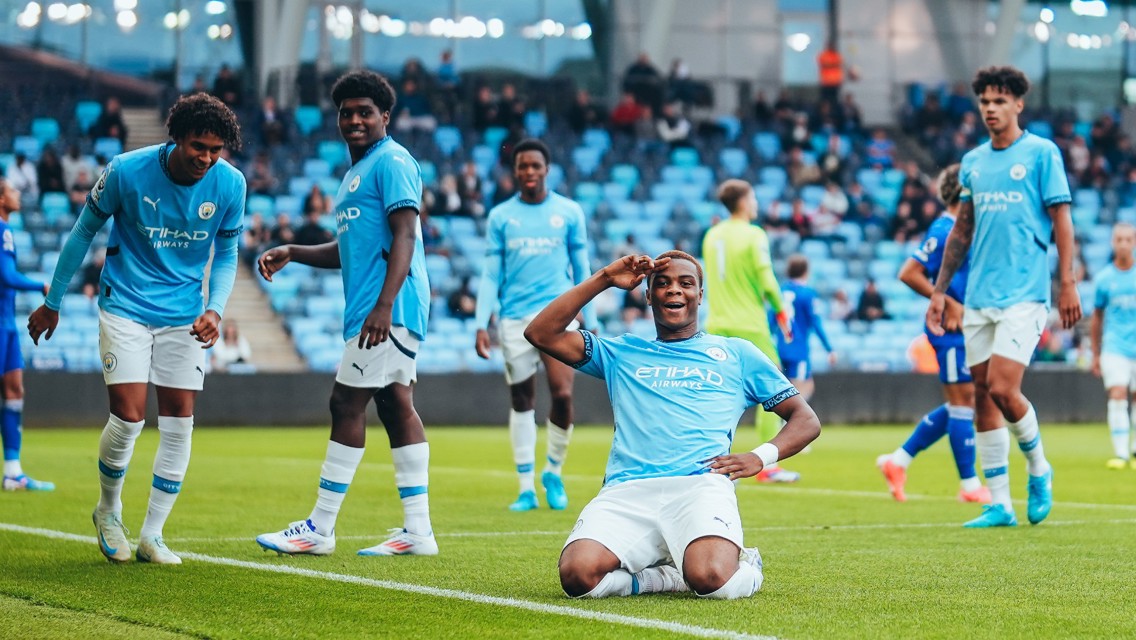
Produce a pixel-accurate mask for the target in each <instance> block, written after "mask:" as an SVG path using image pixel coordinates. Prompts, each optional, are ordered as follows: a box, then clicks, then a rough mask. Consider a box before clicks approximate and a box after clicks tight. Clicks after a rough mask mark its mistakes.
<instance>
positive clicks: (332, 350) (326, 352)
mask: <svg viewBox="0 0 1136 640" xmlns="http://www.w3.org/2000/svg"><path fill="white" fill-rule="evenodd" d="M342 359H343V346H342V345H334V346H325V347H323V348H321V349H318V350H316V351H314V352H312V353H311V355H310V356H308V367H310V368H311V370H312V371H316V372H319V373H334V372H335V371H337V370H338V369H339V363H340V361H341V360H342Z"/></svg>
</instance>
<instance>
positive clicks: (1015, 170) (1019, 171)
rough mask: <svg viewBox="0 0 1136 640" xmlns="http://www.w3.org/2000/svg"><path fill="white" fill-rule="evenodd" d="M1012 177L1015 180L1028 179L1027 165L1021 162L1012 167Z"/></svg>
mask: <svg viewBox="0 0 1136 640" xmlns="http://www.w3.org/2000/svg"><path fill="white" fill-rule="evenodd" d="M1010 177H1011V178H1013V179H1014V180H1021V179H1022V178H1024V177H1026V165H1024V164H1022V163H1020V162H1019V163H1018V164H1015V165H1014V166H1012V167H1010Z"/></svg>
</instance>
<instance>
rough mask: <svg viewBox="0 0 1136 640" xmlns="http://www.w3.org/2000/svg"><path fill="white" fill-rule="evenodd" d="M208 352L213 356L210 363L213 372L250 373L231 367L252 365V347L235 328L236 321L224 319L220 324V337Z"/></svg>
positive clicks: (246, 370) (244, 369) (245, 369)
mask: <svg viewBox="0 0 1136 640" xmlns="http://www.w3.org/2000/svg"><path fill="white" fill-rule="evenodd" d="M210 351H211V352H212V354H213V360H212V361H213V369H214V370H215V371H227V370H229V369H237V370H239V371H241V372H242V373H250V371H249V370H248V368H247V367H245V368H241V367H234V366H233V365H251V364H252V347H251V346H249V342H248V339H246V338H245V336H244V334H242V333H241V331H240V329H239V328H238V327H237V321H236V320H234V319H232V318H226V319H225V320H224V321H223V322H222V323H221V337H220V338H218V339H217V344H215V345H213V348H212V349H211V350H210Z"/></svg>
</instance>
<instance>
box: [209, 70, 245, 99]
mask: <svg viewBox="0 0 1136 640" xmlns="http://www.w3.org/2000/svg"><path fill="white" fill-rule="evenodd" d="M241 94H242V92H241V81H240V78H238V77H237V75H236V74H235V73H233V70H232V69H231V68H229V65H227V64H223V65H221V69H220V70H219V71H217V77H216V78H214V79H213V95H214V96H216V97H217V98H218V99H220V100H221V102H224V103H225V104H226V105H228V106H229V108H231V109H239V108H240V106H241V103H242V102H243V97H242V95H241Z"/></svg>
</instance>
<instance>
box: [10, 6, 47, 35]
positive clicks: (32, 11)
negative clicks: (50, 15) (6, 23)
mask: <svg viewBox="0 0 1136 640" xmlns="http://www.w3.org/2000/svg"><path fill="white" fill-rule="evenodd" d="M42 12H43V10H42V9H41V8H40V6H39V3H38V2H29V3H28V6H26V7H24V10H23V11H21V12H20V13H19V14H17V15H16V26H19V27H23V28H24V29H31V28H33V27H35V26H36V25H38V24H39V19H40V14H41V13H42Z"/></svg>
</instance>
